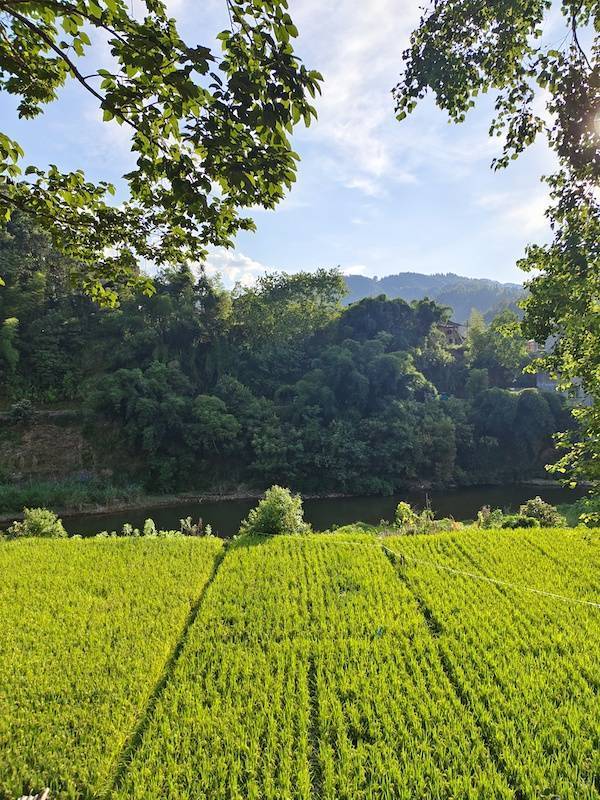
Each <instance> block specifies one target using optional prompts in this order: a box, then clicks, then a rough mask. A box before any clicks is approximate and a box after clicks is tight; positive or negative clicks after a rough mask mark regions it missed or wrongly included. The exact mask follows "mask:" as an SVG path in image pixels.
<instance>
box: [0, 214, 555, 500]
mask: <svg viewBox="0 0 600 800" xmlns="http://www.w3.org/2000/svg"><path fill="white" fill-rule="evenodd" d="M0 267H1V271H2V274H3V275H4V277H5V280H6V287H5V288H4V289H3V291H2V293H1V294H0V377H1V381H0V402H2V403H3V404H4V407H5V409H6V412H5V414H4V415H3V425H2V429H1V432H0V482H2V481H3V480H4V482H6V483H22V482H23V481H25V480H27V479H28V478H35V479H36V480H42V479H44V478H49V477H51V476H52V477H55V476H59V477H77V476H79V475H80V474H82V473H83V477H86V475H87V479H88V480H89V479H90V478H91V477H94V476H95V477H98V476H99V475H102V474H104V473H105V472H106V471H107V470H108V471H109V474H110V477H111V478H112V480H113V481H114V482H116V483H119V484H131V483H135V484H142V485H143V489H145V490H146V491H150V492H155V491H166V492H170V491H180V490H187V489H193V490H196V489H201V490H217V491H235V490H237V489H238V487H240V486H244V487H251V488H254V489H258V490H262V489H264V488H265V487H266V486H269V485H271V484H272V483H283V484H285V485H288V486H293V487H294V488H295V489H298V490H301V491H305V492H312V493H326V492H344V493H351V494H368V493H388V494H389V493H392V492H394V491H397V490H399V489H402V488H405V487H407V486H412V485H415V484H418V485H421V484H422V483H424V482H426V483H427V484H430V485H431V484H435V485H449V484H454V485H468V484H474V483H489V482H510V481H518V480H523V479H526V478H531V477H537V476H543V475H544V474H545V473H544V465H545V464H546V463H548V462H549V461H552V460H553V459H554V458H555V454H554V452H553V446H552V434H553V433H555V432H556V431H560V430H565V428H567V427H568V426H569V424H570V422H571V419H570V414H569V411H568V410H567V409H566V408H565V405H564V402H563V400H562V398H561V397H560V396H559V395H558V394H556V393H540V392H538V391H537V390H536V389H535V388H533V386H534V384H535V381H534V378H533V376H531V375H528V376H524V375H523V374H522V369H523V367H524V366H525V365H526V364H528V363H529V360H530V356H529V354H528V352H527V350H526V346H525V341H524V339H523V338H522V337H521V336H520V334H519V333H518V331H516V330H515V328H514V324H513V323H514V316H511V314H510V312H508V311H505V312H504V313H503V314H502V315H500V316H498V317H496V318H495V319H494V320H493V321H492V322H491V323H490V324H489V325H486V324H485V323H484V321H483V320H482V319H481V317H480V316H479V317H477V316H475V317H474V318H473V320H472V325H471V326H470V329H469V337H468V339H467V340H466V341H465V342H463V343H458V344H457V343H454V342H452V341H448V340H447V339H446V337H445V335H444V332H443V323H444V322H445V321H446V320H447V318H448V312H447V310H445V309H444V308H442V307H441V306H439V305H437V304H436V303H434V302H432V301H429V300H419V301H415V302H413V303H407V302H405V301H404V300H401V299H391V300H390V299H386V298H385V297H376V298H367V299H364V300H362V301H360V302H357V303H354V304H352V305H350V306H347V307H344V306H343V305H342V298H343V294H344V280H343V278H342V276H341V275H340V274H339V273H338V272H337V271H335V270H331V271H327V270H319V271H317V272H314V273H298V274H295V275H283V274H270V275H265V276H263V277H262V278H260V279H259V280H258V281H257V283H256V284H255V285H254V286H252V287H241V286H238V287H236V288H235V289H233V290H232V291H226V290H224V289H223V288H222V287H221V286H220V285H219V283H218V282H217V281H215V280H211V279H209V278H208V277H207V276H206V275H201V276H200V277H197V276H195V275H194V274H193V273H192V271H191V270H190V269H187V268H182V269H180V270H178V271H165V272H163V273H161V274H159V275H158V276H157V277H156V280H155V288H156V293H155V294H154V295H153V296H152V297H147V296H145V295H143V294H140V293H136V292H135V291H133V290H131V291H130V292H129V293H128V294H127V293H126V294H125V296H124V297H123V300H122V303H121V306H120V307H118V308H115V309H109V308H104V309H100V308H98V306H97V305H95V304H93V303H92V302H91V301H90V300H89V298H87V297H85V296H84V295H82V294H81V293H78V292H76V291H74V290H73V289H72V288H71V286H70V284H69V279H68V276H69V271H68V264H66V263H65V260H64V258H62V257H61V256H59V255H58V254H57V253H56V251H54V250H53V249H52V247H51V246H50V244H49V241H48V238H47V235H46V234H44V233H43V231H41V230H40V229H39V228H36V227H35V226H33V225H32V224H31V222H30V221H28V220H27V218H25V217H22V216H20V217H19V216H17V217H15V218H13V220H12V221H11V222H10V223H9V226H8V229H7V232H6V233H5V234H3V235H2V237H1V238H0ZM511 325H512V327H511ZM507 331H508V332H507ZM30 404H33V408H34V409H37V408H39V407H40V406H41V407H50V408H51V409H54V408H56V407H58V409H64V407H65V406H67V407H68V408H69V409H72V410H73V412H77V420H78V421H77V422H76V423H75V422H73V423H71V422H69V425H71V426H72V427H71V428H69V439H68V440H67V438H66V433H61V429H60V428H59V427H58V426H57V423H58V421H59V420H58V417H54V416H53V417H51V418H48V419H46V418H41V417H40V418H38V417H37V416H36V415H35V414H33V413H31V406H30ZM53 413H54V412H53ZM69 413H71V412H69ZM50 423H52V424H50ZM42 424H43V426H44V428H43V430H44V432H45V433H44V435H42V432H41V430H40V426H41V425H42ZM75 425H76V427H74V426H75ZM36 430H37V434H36ZM52 431H54V433H55V436H54V438H52V437H51V436H50V433H51V432H52ZM64 431H66V428H65V429H64ZM46 434H47V435H46ZM57 451H58V452H61V453H62V452H66V453H68V457H66V456H65V457H64V458H63V457H61V458H60V459H58V458H54V459H53V458H52V454H53V453H55V452H57ZM94 491H95V490H94ZM110 493H113V494H115V492H114V491H112V490H110V491H109V494H110ZM2 494H4V495H10V492H7V491H5V490H2V489H1V488H0V495H2ZM116 494H118V492H116ZM26 502H30V501H29V500H27V501H26ZM35 502H36V503H38V502H40V503H41V504H47V503H49V502H50V500H45V499H44V498H41V500H36V501H35ZM23 504H25V503H22V504H21V505H23ZM9 510H10V509H9Z"/></svg>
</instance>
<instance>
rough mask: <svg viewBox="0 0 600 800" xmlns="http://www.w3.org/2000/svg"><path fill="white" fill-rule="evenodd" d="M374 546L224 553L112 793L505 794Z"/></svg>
mask: <svg viewBox="0 0 600 800" xmlns="http://www.w3.org/2000/svg"><path fill="white" fill-rule="evenodd" d="M373 544H374V542H373V539H372V538H371V539H369V538H368V537H365V540H364V541H361V540H357V541H356V542H354V543H353V544H349V545H346V544H344V543H343V542H341V541H339V539H338V540H336V539H335V537H278V538H276V539H273V540H267V541H265V540H262V541H261V542H259V543H256V542H253V541H247V540H246V541H241V542H238V543H237V544H236V545H235V546H234V547H232V548H230V550H229V551H228V554H227V556H226V558H225V560H224V562H223V564H222V566H221V569H220V571H219V574H218V576H217V578H216V580H215V581H214V582H213V584H212V585H211V587H210V589H209V590H208V592H207V594H206V597H205V601H204V603H203V607H202V610H201V613H200V614H199V616H198V618H197V620H196V623H195V625H194V627H193V629H192V631H191V635H190V637H189V639H188V641H187V643H186V646H185V647H184V649H183V651H182V653H181V657H180V659H179V661H178V663H177V666H176V668H175V670H174V673H173V675H172V677H171V680H170V682H169V684H168V685H167V687H166V689H165V692H164V693H163V695H162V697H161V698H160V700H159V702H158V704H157V706H156V709H155V713H154V715H153V718H152V720H151V721H150V724H149V725H148V727H147V729H146V731H145V734H144V736H143V738H142V741H141V744H140V747H139V750H138V751H137V753H136V754H135V756H134V758H133V759H132V762H131V764H130V765H129V769H128V770H127V772H126V774H125V776H124V780H123V782H122V784H121V785H120V786H119V788H118V791H117V792H116V793H115V796H116V797H118V798H123V800H124V799H125V798H129V797H138V798H142V797H147V796H149V795H150V796H153V795H156V796H160V797H162V798H166V800H169V799H170V798H173V800H174V799H175V798H180V797H194V798H197V799H198V800H208V798H215V797H218V798H219V799H220V800H234V799H235V800H242V798H243V799H244V800H246V798H253V799H256V800H258V799H259V798H260V800H262V799H263V798H265V799H266V798H273V800H275V798H282V799H283V800H296V799H300V798H301V799H302V800H305V799H306V800H308V798H310V797H319V798H323V800H326V799H330V800H334V798H336V799H337V798H352V800H360V799H361V798H365V800H366V798H370V799H373V800H375V798H382V800H383V798H392V797H393V798H408V797H411V798H414V797H416V796H427V797H432V798H435V797H440V798H441V797H444V798H451V797H457V798H458V797H461V798H462V797H468V798H482V799H483V798H484V797H485V798H490V797H498V798H504V797H507V798H508V797H510V796H511V795H510V790H509V787H508V785H507V784H506V783H505V782H504V781H503V779H502V777H501V776H500V775H499V774H498V772H497V771H496V770H495V768H494V766H493V764H491V763H490V762H489V758H487V753H486V750H485V747H484V745H483V743H482V741H481V739H480V738H479V736H478V731H477V729H476V727H475V725H474V723H473V720H472V719H471V717H470V716H469V714H468V713H467V712H465V710H464V709H463V708H462V706H461V704H460V702H459V701H458V700H457V698H456V697H455V696H454V694H453V692H452V689H451V687H450V686H449V683H448V679H447V677H446V676H445V674H444V672H443V669H442V665H441V662H440V660H439V657H438V655H437V652H436V650H435V648H434V646H433V643H432V639H431V634H430V632H429V630H428V628H427V626H426V624H425V623H424V622H423V619H422V617H421V616H420V614H419V612H418V608H417V605H416V603H415V601H414V598H412V596H411V594H410V592H409V591H408V590H407V589H405V588H404V587H403V586H402V584H401V583H400V582H399V581H398V580H397V578H396V575H395V572H394V570H393V569H392V567H391V566H390V564H389V562H388V560H387V559H386V558H385V556H384V555H383V553H382V551H381V549H380V548H378V547H374V546H373ZM427 787H429V788H427Z"/></svg>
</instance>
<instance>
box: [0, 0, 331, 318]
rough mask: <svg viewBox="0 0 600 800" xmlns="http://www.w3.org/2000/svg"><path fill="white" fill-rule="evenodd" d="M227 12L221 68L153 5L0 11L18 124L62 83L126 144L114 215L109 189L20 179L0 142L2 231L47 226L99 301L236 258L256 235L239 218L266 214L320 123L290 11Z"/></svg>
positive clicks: (25, 173)
mask: <svg viewBox="0 0 600 800" xmlns="http://www.w3.org/2000/svg"><path fill="white" fill-rule="evenodd" d="M223 2H224V3H226V7H227V10H228V12H229V19H230V26H229V28H228V29H227V30H224V31H223V32H222V33H220V34H219V36H218V40H219V43H220V46H221V49H222V53H221V54H219V55H218V54H217V53H216V52H213V50H212V49H211V48H210V47H207V46H204V45H201V44H194V45H190V44H188V43H186V42H184V41H183V39H182V38H181V37H180V35H179V33H178V31H177V28H176V25H175V21H174V20H173V19H171V18H169V16H168V13H167V9H166V5H165V3H163V2H162V0H141V2H138V3H137V4H136V12H137V13H135V14H134V13H133V11H132V10H130V4H129V2H127V0H26V2H24V0H0V92H6V93H8V94H11V95H14V96H15V97H16V98H18V105H17V112H18V116H19V117H22V118H25V119H31V118H34V117H36V116H38V115H39V114H41V113H42V110H43V107H44V105H45V104H47V103H49V102H52V101H53V100H55V99H56V97H57V92H58V90H59V89H60V87H61V86H63V85H64V84H65V83H66V82H67V80H69V79H70V80H73V81H76V82H77V83H78V84H79V85H80V87H81V90H82V92H84V93H87V95H89V96H91V97H93V98H94V101H95V102H96V103H97V104H98V106H99V108H100V109H101V111H102V114H103V119H104V120H105V121H106V122H111V121H114V122H116V123H118V124H119V125H124V126H125V127H126V128H127V130H128V131H129V132H130V134H131V149H132V152H133V153H134V154H135V155H136V158H137V161H136V166H135V168H134V169H133V170H132V171H131V172H129V173H128V174H127V175H125V176H124V180H125V182H126V186H127V190H128V195H129V196H128V198H127V199H126V201H125V202H124V203H120V204H116V203H114V204H112V205H111V203H110V195H112V194H114V187H112V186H111V185H110V184H109V183H107V182H105V181H100V182H99V183H97V184H94V183H92V182H91V181H89V180H87V179H86V178H85V176H84V174H83V172H82V171H81V170H76V171H73V172H67V173H63V172H61V171H60V170H59V169H57V167H56V166H53V165H51V166H50V167H49V168H48V169H43V168H40V167H37V166H33V165H28V166H26V167H25V166H24V165H23V158H24V153H23V150H22V148H21V147H20V145H19V144H18V142H16V141H14V139H12V138H11V137H10V136H8V135H7V134H6V133H3V132H2V131H0V221H1V220H8V219H9V218H10V215H11V214H12V213H13V212H14V210H15V209H20V210H22V211H27V212H28V213H30V214H31V215H33V216H35V217H37V218H39V219H40V220H42V221H43V222H44V223H45V224H46V226H47V227H49V229H50V231H51V233H52V236H53V238H54V243H55V245H57V246H58V247H59V248H60V249H61V250H62V251H63V252H66V253H68V254H69V255H70V256H72V257H73V258H74V264H79V265H80V266H79V271H78V274H77V276H76V277H78V279H79V282H80V283H81V284H82V285H83V286H84V287H85V288H86V289H87V291H88V292H90V293H91V294H92V295H94V296H95V297H97V298H99V299H100V300H103V301H106V302H115V300H116V297H117V292H118V287H119V286H120V285H123V284H127V283H130V284H131V283H135V284H137V285H138V286H142V287H143V288H145V289H146V290H148V291H151V285H150V283H149V281H148V279H146V278H143V277H141V276H140V274H139V270H138V265H139V263H140V261H143V260H149V261H152V262H154V263H155V264H157V265H166V264H180V263H185V262H186V261H189V260H198V261H202V260H203V258H204V257H205V255H206V247H207V245H210V244H213V245H215V244H216V245H224V246H231V244H232V241H233V237H234V235H235V233H236V232H237V231H238V230H240V229H243V230H251V229H253V227H254V223H253V222H252V220H251V219H249V218H248V217H244V216H240V213H239V210H238V209H240V208H248V207H251V206H253V205H256V204H259V205H262V206H264V207H266V208H272V207H273V206H275V205H276V203H277V202H278V201H279V200H280V199H281V198H282V196H283V194H284V191H285V189H286V188H289V187H290V186H291V184H292V182H293V181H294V179H295V173H296V162H297V158H298V157H297V155H296V154H295V153H294V152H293V151H292V150H291V147H290V141H289V135H290V133H291V131H292V129H293V126H294V125H295V124H296V123H298V122H299V121H300V120H304V123H305V124H306V125H308V124H309V123H310V120H311V116H316V113H315V111H314V108H313V106H312V105H311V104H310V97H311V96H312V97H314V96H315V93H316V92H317V91H318V90H319V82H320V80H321V76H320V75H319V73H317V72H314V71H309V70H307V69H306V68H305V67H304V66H303V65H302V64H301V63H300V61H299V59H298V58H297V57H296V56H295V55H294V51H293V48H292V44H291V42H292V40H293V38H294V37H296V36H297V30H296V27H295V26H294V24H293V22H292V20H291V18H290V16H289V14H288V13H287V10H286V8H287V2H286V0H259V1H258V2H257V0H223ZM140 6H141V8H140ZM131 9H133V6H131ZM104 42H108V45H109V48H110V53H111V58H110V59H108V60H107V61H106V63H102V53H103V52H104V51H105V48H104V47H103V44H104Z"/></svg>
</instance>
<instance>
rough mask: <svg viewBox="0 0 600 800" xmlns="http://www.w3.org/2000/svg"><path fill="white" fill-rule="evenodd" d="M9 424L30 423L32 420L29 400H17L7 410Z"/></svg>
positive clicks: (31, 406)
mask: <svg viewBox="0 0 600 800" xmlns="http://www.w3.org/2000/svg"><path fill="white" fill-rule="evenodd" d="M8 413H9V416H10V419H11V422H30V421H31V419H32V418H33V405H32V403H31V400H27V399H25V398H24V399H23V400H17V402H16V403H13V404H12V406H11V407H10V409H9V412H8Z"/></svg>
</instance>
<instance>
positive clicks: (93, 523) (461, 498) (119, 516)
mask: <svg viewBox="0 0 600 800" xmlns="http://www.w3.org/2000/svg"><path fill="white" fill-rule="evenodd" d="M583 494H584V492H583V491H577V490H571V489H563V488H561V487H554V486H531V485H511V486H476V487H470V488H466V489H450V490H444V491H429V492H425V491H413V492H404V493H403V494H398V495H394V496H391V497H335V498H325V499H320V500H305V501H304V516H305V519H306V520H307V521H308V522H310V523H311V525H312V526H313V528H314V529H315V530H327V529H328V528H331V527H332V526H333V525H338V526H339V525H346V524H348V523H350V522H357V521H361V522H367V523H370V524H375V523H378V522H379V521H380V520H381V519H385V520H392V519H393V518H394V510H395V508H396V505H397V504H398V503H399V502H400V500H406V501H407V502H409V503H412V504H413V505H414V506H416V507H418V508H423V507H424V506H425V505H426V503H427V500H428V499H429V502H430V503H431V506H432V508H433V510H434V512H435V514H436V516H437V517H450V516H451V517H454V519H457V520H469V519H474V518H475V517H476V515H477V512H478V511H479V509H480V508H481V506H483V505H490V506H492V507H493V508H502V509H504V510H506V511H516V510H518V507H519V505H520V504H521V503H524V502H525V501H526V500H528V499H529V498H530V497H535V495H540V496H541V497H542V498H543V499H544V500H546V501H548V502H549V503H552V504H554V505H558V504H560V503H572V502H574V501H575V500H577V499H578V497H581V496H582V495H583ZM256 503H257V501H256V500H219V501H216V502H204V503H197V502H196V503H193V502H182V503H178V504H177V505H173V506H158V507H157V506H148V507H146V508H136V509H132V510H129V511H118V512H112V513H108V514H77V515H73V516H68V517H64V518H63V524H64V526H65V528H66V529H67V531H68V532H69V533H70V534H76V533H78V534H80V535H82V536H91V535H93V534H95V533H99V532H100V531H112V530H116V531H120V530H121V528H122V527H123V524H124V523H125V522H130V523H131V524H132V525H134V526H135V527H139V528H141V527H142V526H143V524H144V520H145V519H147V518H148V517H151V518H152V519H153V520H154V522H155V523H156V527H157V528H159V529H161V530H171V529H179V520H180V519H181V518H182V517H188V516H190V517H192V518H193V520H194V521H197V520H198V518H201V519H202V520H203V522H204V523H205V524H206V523H210V525H211V526H212V529H213V533H215V534H217V535H219V536H223V537H230V536H233V535H234V534H236V533H237V532H238V530H239V527H240V522H241V521H242V520H243V519H244V517H245V516H246V515H247V514H248V511H250V509H251V508H252V507H253V506H255V505H256Z"/></svg>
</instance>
